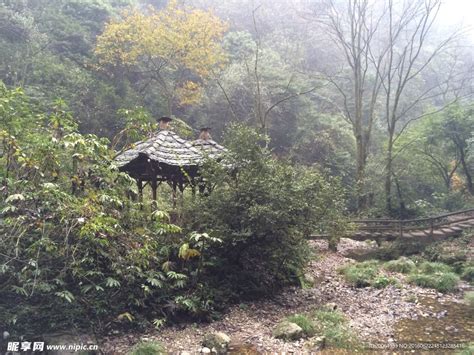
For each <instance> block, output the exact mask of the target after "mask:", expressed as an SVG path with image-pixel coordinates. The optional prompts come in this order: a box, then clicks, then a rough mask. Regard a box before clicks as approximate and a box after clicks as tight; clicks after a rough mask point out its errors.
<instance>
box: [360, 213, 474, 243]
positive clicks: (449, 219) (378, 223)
mask: <svg viewBox="0 0 474 355" xmlns="http://www.w3.org/2000/svg"><path fill="white" fill-rule="evenodd" d="M471 219H474V208H471V209H467V210H462V211H456V212H451V213H445V214H442V215H438V216H433V217H427V218H417V219H403V220H402V219H359V220H354V221H351V222H352V223H354V224H355V225H356V229H357V230H358V231H364V232H374V233H376V232H382V233H383V232H395V231H397V232H398V233H399V235H400V236H401V237H403V233H404V232H412V231H430V234H431V235H432V234H433V232H434V231H435V230H436V229H438V228H441V227H444V226H446V227H447V226H449V225H452V224H455V223H461V222H463V221H467V220H471Z"/></svg>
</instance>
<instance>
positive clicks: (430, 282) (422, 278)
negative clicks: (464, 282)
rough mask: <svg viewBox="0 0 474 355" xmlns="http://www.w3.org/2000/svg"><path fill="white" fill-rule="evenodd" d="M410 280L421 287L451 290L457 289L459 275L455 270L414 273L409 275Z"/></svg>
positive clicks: (444, 290) (441, 290)
mask: <svg viewBox="0 0 474 355" xmlns="http://www.w3.org/2000/svg"><path fill="white" fill-rule="evenodd" d="M408 281H409V282H411V283H413V284H415V285H417V286H420V287H426V288H434V289H435V290H438V291H440V292H449V291H453V290H455V289H456V287H457V284H458V282H459V276H458V275H456V274H455V273H453V272H436V273H431V274H423V273H413V274H411V275H410V276H409V277H408Z"/></svg>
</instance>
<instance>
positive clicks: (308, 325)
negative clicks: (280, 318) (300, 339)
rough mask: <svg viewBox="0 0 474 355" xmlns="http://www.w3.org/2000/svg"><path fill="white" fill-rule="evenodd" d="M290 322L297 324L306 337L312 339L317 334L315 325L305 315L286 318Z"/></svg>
mask: <svg viewBox="0 0 474 355" xmlns="http://www.w3.org/2000/svg"><path fill="white" fill-rule="evenodd" d="M286 319H287V320H288V321H289V322H292V323H295V324H297V325H298V326H299V327H300V328H301V329H303V333H304V336H306V337H311V336H313V335H314V334H315V331H316V330H315V327H314V323H313V321H312V320H311V319H309V318H308V317H307V316H305V315H303V314H295V315H292V316H289V317H287V318H286Z"/></svg>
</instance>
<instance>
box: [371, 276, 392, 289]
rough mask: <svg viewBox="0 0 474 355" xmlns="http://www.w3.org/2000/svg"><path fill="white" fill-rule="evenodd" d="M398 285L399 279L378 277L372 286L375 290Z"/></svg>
mask: <svg viewBox="0 0 474 355" xmlns="http://www.w3.org/2000/svg"><path fill="white" fill-rule="evenodd" d="M397 283H398V281H397V279H395V278H393V277H386V276H378V277H376V278H375V280H374V281H373V282H372V286H373V287H375V288H385V287H387V286H388V285H396V284H397Z"/></svg>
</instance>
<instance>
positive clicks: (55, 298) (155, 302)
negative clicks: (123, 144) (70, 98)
mask: <svg viewBox="0 0 474 355" xmlns="http://www.w3.org/2000/svg"><path fill="white" fill-rule="evenodd" d="M0 103H1V105H0V106H1V107H0V120H1V121H2V127H1V129H0V152H1V154H0V181H1V183H2V187H1V188H0V236H2V237H0V255H1V258H0V300H1V305H0V314H1V315H2V316H1V317H0V329H8V330H9V331H10V332H11V333H12V335H16V334H15V333H18V332H22V333H21V334H24V333H25V332H26V331H28V332H31V333H42V332H46V331H51V330H53V329H59V328H66V327H69V328H71V327H91V328H93V329H92V331H94V332H96V333H100V332H101V331H105V330H106V329H104V326H106V325H107V327H108V326H109V325H112V326H114V327H123V328H127V329H128V328H130V327H132V326H139V327H145V326H148V325H150V323H151V322H154V323H155V326H159V325H161V324H163V322H164V321H165V320H164V318H167V319H168V318H170V319H173V318H174V319H176V318H185V317H195V318H200V319H209V318H211V317H213V316H214V315H215V314H216V312H218V311H220V310H222V308H223V307H225V305H227V304H229V302H231V301H233V300H236V299H238V298H240V299H241V298H243V297H244V296H249V297H251V296H254V295H256V294H263V293H270V292H272V291H274V290H275V289H277V288H279V287H280V286H281V285H283V284H285V283H290V282H296V281H297V275H301V274H302V271H303V269H304V266H305V264H306V262H307V260H308V258H309V252H308V246H307V241H306V239H305V236H307V235H308V234H309V233H311V232H313V231H314V230H317V229H324V228H325V226H330V225H331V224H330V223H329V221H332V220H338V219H340V216H341V215H342V211H343V209H344V201H343V198H342V197H343V193H342V190H341V188H340V184H339V182H338V181H337V180H329V178H326V177H324V176H322V175H321V174H319V173H317V172H316V171H314V170H310V169H304V168H294V167H293V166H292V165H291V164H290V163H289V162H286V161H281V160H275V159H273V158H272V155H271V152H270V151H269V150H268V149H267V148H265V141H264V140H262V138H263V137H261V136H260V135H259V134H257V133H255V132H254V131H252V130H251V129H250V128H248V129H247V130H245V129H243V130H242V129H240V130H239V129H237V128H236V129H235V130H234V129H232V134H231V135H230V136H231V140H230V141H229V145H228V148H229V156H228V157H227V159H228V161H229V162H231V163H232V166H233V167H234V168H235V170H233V171H232V174H231V173H229V172H228V171H227V168H226V167H223V166H220V165H219V166H214V168H215V169H214V172H213V173H212V174H210V175H206V179H207V182H209V184H211V185H212V187H213V188H214V191H213V193H212V194H210V196H207V197H206V196H199V197H196V198H195V199H194V200H195V203H191V206H192V208H190V209H189V210H186V211H187V212H189V211H190V212H192V213H189V214H187V215H186V214H185V213H184V212H186V211H182V210H181V209H180V210H179V211H173V212H174V215H173V217H179V218H174V220H177V221H179V222H180V224H181V226H178V225H174V224H172V223H171V222H170V220H171V217H170V216H169V214H168V213H166V211H156V210H155V208H154V207H151V206H154V205H155V204H151V203H150V201H149V200H146V195H145V201H144V203H140V202H138V201H137V199H136V198H135V199H134V198H133V197H134V196H135V197H137V188H136V183H135V181H134V180H133V179H132V178H131V177H130V176H128V175H126V174H124V173H120V172H119V171H118V170H117V169H116V167H114V162H113V160H112V157H113V156H114V155H115V154H116V152H115V151H113V150H111V149H110V148H109V144H110V142H109V141H108V140H107V139H106V138H98V137H96V136H94V135H90V134H85V135H83V134H81V133H79V132H78V130H77V123H76V122H75V121H74V120H73V118H72V117H71V115H70V114H69V113H68V112H67V108H66V107H64V103H62V102H59V101H58V102H57V103H56V104H55V106H54V107H51V108H47V109H46V110H43V111H42V110H41V108H39V107H36V106H34V105H33V104H31V103H29V101H28V99H27V98H26V97H25V96H24V95H23V94H22V93H21V90H9V89H7V88H6V87H4V86H3V85H2V84H0ZM13 103H14V105H13ZM2 105H3V106H2ZM12 105H13V106H12ZM7 112H8V115H6V113H7ZM5 115H6V116H5ZM144 121H147V120H146V119H145V120H144ZM140 122H141V121H140ZM140 122H135V123H137V124H135V123H134V124H133V125H132V126H133V132H134V137H135V138H133V140H135V139H138V138H139V137H138V136H140V135H141V136H144V135H145V134H146V130H144V131H143V130H141V128H140V127H141V126H140V124H138V123H140ZM142 123H144V125H145V126H147V127H148V126H150V124H149V121H147V122H142ZM124 132H128V130H124ZM123 138H124V140H125V141H132V140H130V139H129V138H131V137H123ZM262 143H263V144H262ZM211 168H212V166H211ZM204 173H206V171H204ZM131 197H132V198H131ZM189 200H191V198H189ZM186 201H187V200H186ZM178 212H179V213H178ZM194 231H199V233H198V232H194ZM4 236H5V237H4ZM219 238H220V239H219Z"/></svg>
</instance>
